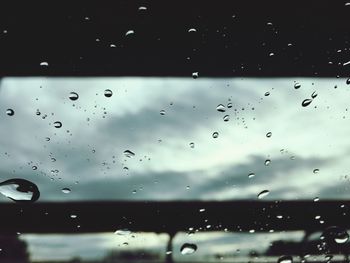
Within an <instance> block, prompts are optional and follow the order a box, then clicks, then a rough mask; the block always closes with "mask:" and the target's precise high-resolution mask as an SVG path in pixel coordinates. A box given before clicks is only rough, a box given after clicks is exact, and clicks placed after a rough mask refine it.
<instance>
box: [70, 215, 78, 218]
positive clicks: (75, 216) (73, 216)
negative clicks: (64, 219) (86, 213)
mask: <svg viewBox="0 0 350 263" xmlns="http://www.w3.org/2000/svg"><path fill="white" fill-rule="evenodd" d="M77 217H78V216H77V215H70V218H77Z"/></svg>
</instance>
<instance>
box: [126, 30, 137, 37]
mask: <svg viewBox="0 0 350 263" xmlns="http://www.w3.org/2000/svg"><path fill="white" fill-rule="evenodd" d="M134 34H135V31H134V30H132V29H131V30H128V31H126V33H125V36H131V35H134Z"/></svg>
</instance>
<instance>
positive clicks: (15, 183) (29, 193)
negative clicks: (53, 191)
mask: <svg viewBox="0 0 350 263" xmlns="http://www.w3.org/2000/svg"><path fill="white" fill-rule="evenodd" d="M0 193H1V194H3V195H4V196H6V197H7V198H9V199H11V200H13V201H16V202H35V201H36V200H38V199H39V197H40V192H39V189H38V187H37V186H36V185H35V184H34V183H32V182H30V181H28V180H25V179H10V180H6V181H4V182H2V183H0Z"/></svg>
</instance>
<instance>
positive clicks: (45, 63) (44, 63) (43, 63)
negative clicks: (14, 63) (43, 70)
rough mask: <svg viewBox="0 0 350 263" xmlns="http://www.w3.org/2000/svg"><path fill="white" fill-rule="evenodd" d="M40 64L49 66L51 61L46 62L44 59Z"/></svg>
mask: <svg viewBox="0 0 350 263" xmlns="http://www.w3.org/2000/svg"><path fill="white" fill-rule="evenodd" d="M40 66H43V67H48V66H49V63H48V62H46V61H43V62H40Z"/></svg>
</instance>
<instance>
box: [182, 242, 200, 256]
mask: <svg viewBox="0 0 350 263" xmlns="http://www.w3.org/2000/svg"><path fill="white" fill-rule="evenodd" d="M196 250H197V245H196V244H190V243H185V244H183V245H182V246H181V248H180V252H181V254H182V255H190V254H193V253H194V252H196Z"/></svg>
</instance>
